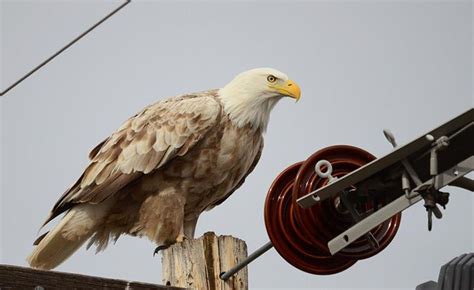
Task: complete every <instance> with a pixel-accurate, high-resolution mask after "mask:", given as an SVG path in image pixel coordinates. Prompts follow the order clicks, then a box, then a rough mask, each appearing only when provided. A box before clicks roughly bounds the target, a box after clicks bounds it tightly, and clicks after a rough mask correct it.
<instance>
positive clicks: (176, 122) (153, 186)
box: [28, 68, 300, 269]
mask: <svg viewBox="0 0 474 290" xmlns="http://www.w3.org/2000/svg"><path fill="white" fill-rule="evenodd" d="M284 96H290V97H293V98H295V99H298V98H299V97H300V89H299V87H298V85H296V84H295V83H294V82H293V81H291V80H288V78H287V76H286V75H285V74H283V73H281V72H279V71H277V70H274V69H269V68H261V69H253V70H250V71H247V72H244V73H242V74H240V75H238V76H237V77H236V78H235V79H234V80H232V81H231V82H230V83H229V84H228V85H226V86H225V87H223V88H222V89H219V90H210V91H205V92H201V93H196V94H189V95H183V96H178V97H174V98H169V99H166V100H163V101H160V102H157V103H155V104H153V105H150V106H148V107H146V108H145V109H144V110H142V111H141V112H139V113H138V114H136V115H135V116H133V117H132V118H130V119H129V120H127V121H126V122H125V123H124V124H123V125H122V126H121V127H120V128H119V129H118V130H117V131H116V132H115V133H113V134H112V135H111V136H110V137H109V138H107V139H106V140H104V141H103V142H102V143H100V144H99V145H98V146H97V147H95V148H94V149H93V150H92V151H91V153H90V155H89V157H90V160H91V161H90V164H89V166H88V167H87V168H86V170H85V171H84V173H83V174H82V176H81V177H80V178H79V180H78V181H77V182H76V183H75V184H74V185H73V186H72V187H71V188H70V189H68V190H67V191H66V192H65V193H64V194H63V195H62V196H61V198H60V199H59V200H58V202H57V203H56V204H55V205H54V207H53V209H52V211H51V213H50V215H49V217H48V218H47V220H46V222H45V224H46V223H48V222H49V221H51V220H52V219H53V218H55V217H56V216H58V215H60V214H62V213H66V214H65V215H64V217H63V218H62V220H61V221H60V222H59V224H58V225H56V227H54V228H53V229H52V230H51V231H50V232H48V233H46V234H45V235H43V236H41V237H39V238H38V239H37V241H36V242H35V245H36V247H35V249H34V250H33V253H32V254H31V255H30V256H29V258H28V262H29V263H30V265H31V266H32V267H36V268H42V269H51V268H54V267H56V266H57V265H59V264H60V263H61V262H63V261H64V260H65V259H67V258H68V257H69V256H70V255H71V254H72V253H73V252H74V251H76V250H77V249H78V248H79V247H80V246H81V245H82V244H83V243H84V242H85V241H87V240H89V246H90V245H92V244H95V245H97V250H98V251H100V250H102V249H104V248H105V247H106V246H107V244H108V242H109V240H110V239H113V240H116V239H117V238H118V237H119V236H120V235H121V234H129V235H136V236H147V237H148V238H149V239H150V240H152V241H154V242H155V243H156V244H157V245H159V246H163V245H170V244H173V243H175V242H177V241H181V240H182V239H183V237H188V238H192V237H193V236H194V229H195V227H196V223H197V220H198V217H199V215H200V214H201V213H202V212H203V211H205V210H209V209H211V208H213V207H214V206H216V205H218V204H220V203H222V202H223V201H224V200H225V199H226V198H227V197H228V196H229V195H230V194H232V193H233V192H234V191H235V190H236V189H237V188H238V187H240V186H241V185H242V183H243V182H244V180H245V177H246V176H247V175H248V174H249V173H250V172H251V171H252V170H253V169H254V167H255V165H256V164H257V162H258V160H259V158H260V154H261V152H262V148H263V136H262V133H263V132H264V131H265V130H266V127H267V124H268V119H269V114H270V111H271V109H272V108H273V106H274V105H275V104H276V102H277V101H278V100H279V99H281V98H282V97H284Z"/></svg>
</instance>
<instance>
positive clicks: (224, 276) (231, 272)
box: [219, 242, 273, 281]
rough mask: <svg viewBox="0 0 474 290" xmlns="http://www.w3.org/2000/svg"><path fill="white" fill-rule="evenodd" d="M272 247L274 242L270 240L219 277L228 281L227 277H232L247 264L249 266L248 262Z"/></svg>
mask: <svg viewBox="0 0 474 290" xmlns="http://www.w3.org/2000/svg"><path fill="white" fill-rule="evenodd" d="M271 248H273V244H272V242H268V243H266V244H265V245H263V246H262V247H260V248H259V249H258V250H256V251H255V252H253V253H252V254H250V255H249V256H248V257H247V259H245V260H243V261H241V262H240V263H238V264H237V265H235V266H234V267H233V268H231V269H230V270H228V271H226V272H222V273H221V274H220V275H219V277H220V278H221V279H222V280H224V281H226V280H227V279H229V278H230V277H232V276H233V275H234V274H235V273H237V272H238V271H240V270H241V269H242V268H244V267H245V266H247V265H248V264H250V263H252V261H253V260H255V259H257V258H258V257H260V256H261V255H263V254H264V253H265V252H267V251H268V250H270V249H271Z"/></svg>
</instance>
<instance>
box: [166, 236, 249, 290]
mask: <svg viewBox="0 0 474 290" xmlns="http://www.w3.org/2000/svg"><path fill="white" fill-rule="evenodd" d="M246 257H247V245H246V244H245V242H244V241H242V240H240V239H237V238H234V237H232V236H216V235H215V234H214V233H212V232H208V233H205V234H204V235H203V236H202V237H200V238H198V239H196V240H185V241H184V242H182V243H177V244H174V245H172V246H171V247H169V248H168V249H166V250H164V251H163V258H162V265H163V276H162V277H163V283H164V284H165V285H171V286H175V287H183V288H192V289H199V290H201V289H202V290H224V289H225V290H235V289H248V272H247V268H244V269H242V270H241V271H239V272H238V273H236V274H235V275H234V276H233V277H231V278H229V279H228V280H227V281H223V280H221V279H220V278H219V275H220V274H221V273H222V272H224V271H227V270H229V269H230V268H232V267H233V266H235V265H236V264H237V263H239V262H240V261H242V260H244V259H245V258H246Z"/></svg>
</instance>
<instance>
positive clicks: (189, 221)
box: [183, 216, 199, 239]
mask: <svg viewBox="0 0 474 290" xmlns="http://www.w3.org/2000/svg"><path fill="white" fill-rule="evenodd" d="M198 218H199V216H197V217H192V218H188V217H185V218H184V229H183V232H184V237H185V238H188V239H193V238H194V232H195V230H196V225H197V221H198Z"/></svg>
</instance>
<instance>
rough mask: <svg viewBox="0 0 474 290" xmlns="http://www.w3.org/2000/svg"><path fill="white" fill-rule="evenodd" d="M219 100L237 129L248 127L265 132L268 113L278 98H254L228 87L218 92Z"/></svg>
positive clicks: (242, 91) (243, 91)
mask: <svg viewBox="0 0 474 290" xmlns="http://www.w3.org/2000/svg"><path fill="white" fill-rule="evenodd" d="M219 98H220V100H221V102H222V104H223V106H224V111H225V112H226V113H227V115H228V116H229V119H230V120H231V121H232V122H233V123H234V125H236V126H237V127H239V128H242V127H245V126H250V127H251V128H253V129H255V130H259V131H261V132H265V131H266V130H267V126H268V121H269V119H270V112H271V110H272V109H273V107H274V106H275V105H276V103H277V102H278V100H280V97H272V98H267V97H265V96H261V97H255V96H253V95H251V94H249V93H248V92H246V91H245V90H239V89H235V88H233V89H229V88H228V87H224V88H222V89H220V90H219Z"/></svg>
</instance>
